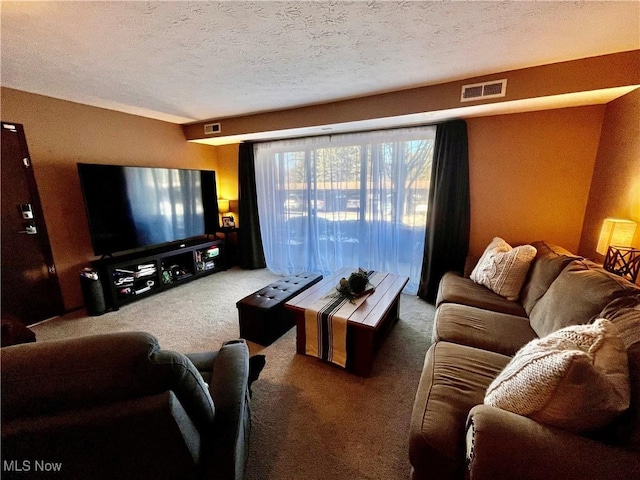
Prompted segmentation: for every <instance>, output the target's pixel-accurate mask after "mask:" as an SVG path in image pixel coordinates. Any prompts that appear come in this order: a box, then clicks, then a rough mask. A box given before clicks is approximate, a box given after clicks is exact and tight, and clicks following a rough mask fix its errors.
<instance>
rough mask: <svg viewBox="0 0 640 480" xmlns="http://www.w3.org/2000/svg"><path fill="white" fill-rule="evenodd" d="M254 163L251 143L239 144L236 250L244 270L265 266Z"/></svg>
mask: <svg viewBox="0 0 640 480" xmlns="http://www.w3.org/2000/svg"><path fill="white" fill-rule="evenodd" d="M254 161H255V160H254V156H253V143H251V142H245V143H241V144H240V148H239V149H238V197H239V198H238V203H239V214H240V222H241V224H240V230H239V231H238V250H239V252H240V255H239V256H240V266H241V267H242V268H244V269H254V268H265V267H266V266H267V264H266V262H265V259H264V249H263V247H262V237H261V236H260V222H259V220H258V199H257V196H256V167H255V163H254Z"/></svg>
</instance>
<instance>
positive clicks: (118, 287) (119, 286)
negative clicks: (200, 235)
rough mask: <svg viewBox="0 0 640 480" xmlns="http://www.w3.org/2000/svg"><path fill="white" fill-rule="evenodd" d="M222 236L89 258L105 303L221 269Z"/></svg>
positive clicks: (116, 305) (117, 303)
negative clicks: (97, 277) (96, 272)
mask: <svg viewBox="0 0 640 480" xmlns="http://www.w3.org/2000/svg"><path fill="white" fill-rule="evenodd" d="M224 255H225V252H224V240H221V239H217V240H210V241H203V240H200V241H198V242H192V243H183V244H180V245H174V246H171V247H164V248H160V249H155V250H146V251H144V252H139V253H133V254H128V255H121V256H117V257H106V258H101V259H100V260H96V261H94V262H92V266H93V268H94V269H96V270H97V271H98V274H99V276H100V279H101V281H102V288H103V290H104V297H105V300H106V302H107V304H108V307H109V308H110V309H112V310H118V309H119V308H120V307H121V306H123V305H126V304H128V303H131V302H134V301H136V300H139V299H140V298H144V297H146V296H148V295H152V294H154V293H158V292H161V291H164V290H166V289H168V288H172V287H175V286H177V285H181V284H183V283H186V282H188V281H191V280H195V279H198V278H202V277H203V276H205V275H210V274H212V273H215V272H219V271H221V270H224V269H225V264H226V262H225V260H224Z"/></svg>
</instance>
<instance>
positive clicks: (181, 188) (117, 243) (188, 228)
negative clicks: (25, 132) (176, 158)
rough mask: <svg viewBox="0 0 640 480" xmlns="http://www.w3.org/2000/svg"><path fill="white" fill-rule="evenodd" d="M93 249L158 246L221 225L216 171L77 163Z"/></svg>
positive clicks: (109, 250)
mask: <svg viewBox="0 0 640 480" xmlns="http://www.w3.org/2000/svg"><path fill="white" fill-rule="evenodd" d="M78 174H79V175H80V184H81V186H82V192H83V195H84V203H85V209H86V212H87V219H88V221H89V231H90V234H91V242H92V244H93V250H94V253H95V254H96V255H109V254H112V253H115V252H122V251H125V250H134V249H140V248H144V247H151V246H159V245H162V244H167V243H171V242H178V241H183V240H188V239H191V238H194V237H199V236H204V235H206V234H213V233H215V232H216V231H217V230H218V228H219V222H218V201H217V198H218V196H217V192H216V182H215V172H214V171H213V170H186V169H175V168H149V167H129V166H119V165H95V164H88V163H78Z"/></svg>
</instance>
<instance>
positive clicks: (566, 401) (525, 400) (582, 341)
mask: <svg viewBox="0 0 640 480" xmlns="http://www.w3.org/2000/svg"><path fill="white" fill-rule="evenodd" d="M484 401H485V403H486V404H487V405H491V406H494V407H498V408H502V409H504V410H508V411H510V412H513V413H517V414H519V415H525V416H528V417H530V418H532V419H534V420H536V421H538V422H541V423H545V424H549V425H553V426H556V427H560V428H565V429H567V430H571V431H576V432H580V431H586V430H593V429H595V428H600V427H603V426H605V425H607V424H608V423H610V422H611V421H612V420H613V419H614V418H615V417H616V416H618V415H619V414H620V413H622V412H623V411H624V410H626V409H627V408H628V407H629V401H630V397H629V370H628V365H627V354H626V351H625V347H624V344H623V342H622V339H621V338H620V336H619V335H618V331H617V329H616V328H615V327H614V326H613V324H612V323H611V322H610V321H609V320H606V319H598V320H597V321H596V322H594V323H593V324H590V325H573V326H570V327H566V328H563V329H561V330H558V331H557V332H554V333H552V334H550V335H548V336H547V337H545V338H541V339H537V340H533V341H532V342H530V343H528V344H527V345H525V346H524V347H523V348H522V349H521V350H520V351H519V352H518V353H517V354H516V355H515V356H514V357H513V359H512V360H511V361H510V362H509V364H508V365H507V366H506V367H505V369H504V370H503V371H502V372H501V373H500V375H498V377H497V378H496V379H495V380H494V381H493V382H492V383H491V385H490V386H489V388H488V389H487V394H486V396H485V400H484Z"/></svg>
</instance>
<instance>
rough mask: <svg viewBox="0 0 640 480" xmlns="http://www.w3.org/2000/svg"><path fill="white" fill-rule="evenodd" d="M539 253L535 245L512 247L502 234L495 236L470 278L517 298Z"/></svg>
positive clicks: (514, 298)
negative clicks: (501, 236)
mask: <svg viewBox="0 0 640 480" xmlns="http://www.w3.org/2000/svg"><path fill="white" fill-rule="evenodd" d="M536 253H537V251H536V249H535V247H532V246H531V245H522V246H519V247H516V248H512V247H511V245H509V244H508V243H507V242H505V241H504V240H503V239H502V238H500V237H495V238H494V239H493V240H492V241H491V243H490V244H489V246H488V247H487V248H486V249H485V251H484V253H483V254H482V257H480V260H479V261H478V264H477V265H476V266H475V268H474V269H473V271H472V272H471V275H470V277H469V278H471V280H473V281H474V282H476V283H478V284H480V285H484V286H485V287H487V288H489V289H491V290H493V291H494V292H495V293H497V294H498V295H501V296H503V297H505V298H506V299H507V300H517V299H518V297H519V296H520V290H521V289H522V284H523V283H524V281H525V279H526V278H527V272H528V271H529V267H531V262H533V259H534V258H535V257H536Z"/></svg>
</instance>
